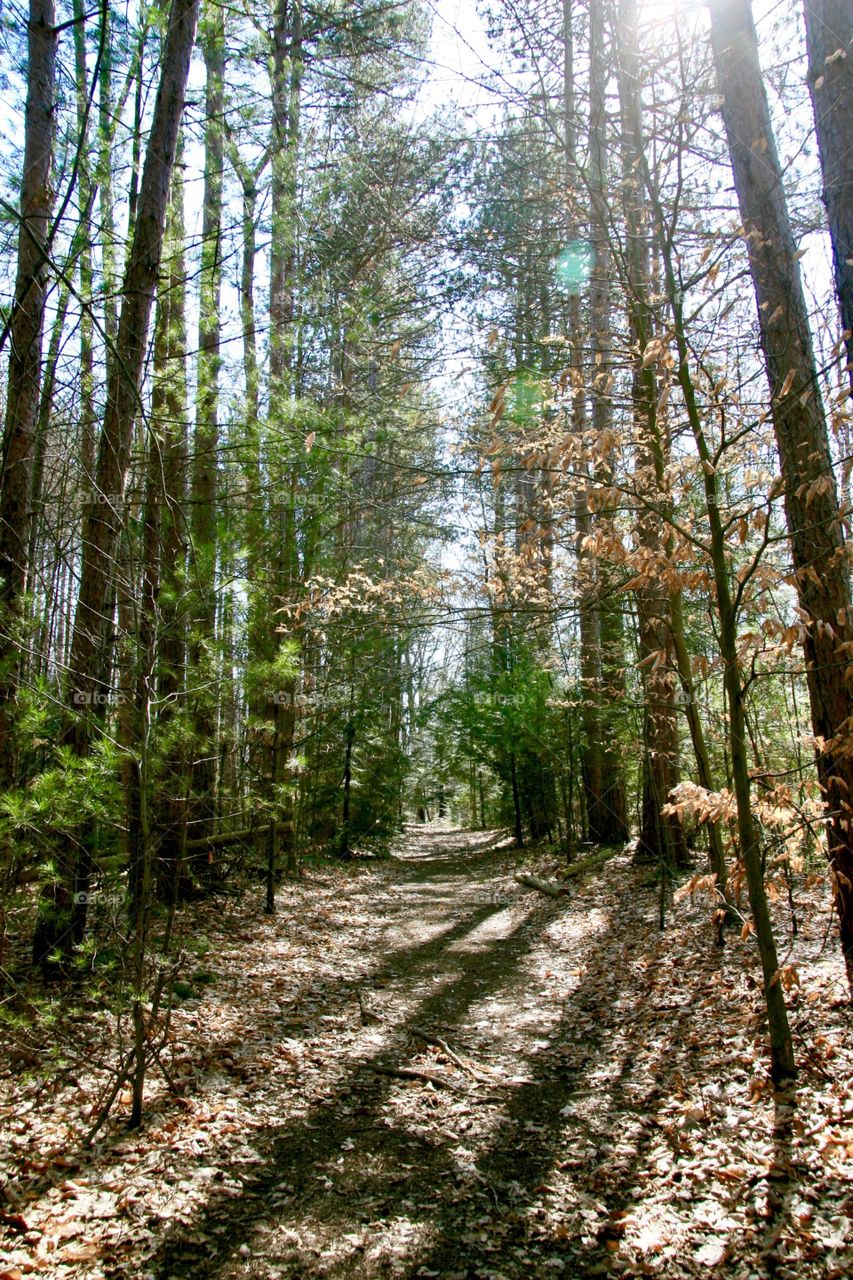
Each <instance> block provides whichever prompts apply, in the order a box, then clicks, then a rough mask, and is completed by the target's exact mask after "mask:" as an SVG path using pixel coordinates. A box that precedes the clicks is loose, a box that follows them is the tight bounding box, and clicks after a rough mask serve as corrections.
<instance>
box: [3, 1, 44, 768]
mask: <svg viewBox="0 0 853 1280" xmlns="http://www.w3.org/2000/svg"><path fill="white" fill-rule="evenodd" d="M55 21H56V19H55V11H54V4H53V0H30V9H29V21H28V23H27V104H26V125H25V136H24V168H23V174H22V178H21V215H20V229H19V232H18V267H17V275H16V279H15V296H14V300H13V302H12V314H11V318H10V321H9V325H8V333H9V339H10V349H9V376H8V380H7V384H6V421H5V428H4V433H3V459H2V471H0V791H3V790H6V789H7V788H8V787H10V786H13V785H14V782H15V754H14V751H13V749H12V743H11V740H10V739H11V731H12V723H13V711H12V706H13V699H14V696H15V688H16V683H17V681H16V676H17V669H18V665H19V662H18V647H19V643H20V637H19V635H18V624H19V621H20V619H19V608H20V600H21V595H22V593H23V590H24V583H25V581H26V574H27V552H28V548H29V534H30V521H31V518H32V512H31V508H30V477H31V472H32V461H33V445H34V440H35V431H36V421H37V418H38V408H39V390H40V386H41V355H42V333H43V329H44V309H45V299H46V296H47V276H48V264H47V236H48V231H49V223H50V215H51V210H52V208H53V182H52V172H53V144H54V120H55V117H56V84H55V75H56V46H57V40H58V36H57V32H56V28H55Z"/></svg>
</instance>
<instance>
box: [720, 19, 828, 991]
mask: <svg viewBox="0 0 853 1280" xmlns="http://www.w3.org/2000/svg"><path fill="white" fill-rule="evenodd" d="M709 8H710V13H711V40H712V45H713V50H714V60H715V64H716V69H717V79H718V83H719V88H720V92H721V94H722V97H723V105H722V114H723V122H724V124H725V129H726V136H727V139H728V146H729V152H730V155H731V163H732V170H733V173H734V179H735V187H736V189H737V196H738V204H739V207H740V215H741V219H742V221H743V227H744V234H745V236H746V239H747V245H748V249H749V264H750V270H751V273H752V280H753V285H754V289H755V298H756V303H757V308H758V321H759V329H760V333H761V344H762V348H763V351H764V361H765V367H766V370H767V380H768V383H769V385H770V392H771V412H772V416H773V424H774V427H775V432H776V441H777V445H778V449H779V457H780V461H781V467H782V480H783V486H784V494H785V511H786V516H787V522H788V532H789V535H790V539H791V549H792V558H793V562H794V571H795V574H794V576H795V579H796V586H797V592H798V595H799V603H800V607H801V609H802V610H803V612H804V642H803V648H804V652H805V660H806V673H807V682H808V690H809V701H810V704H811V718H812V728H813V730H814V734H815V739H816V743H817V769H818V776H819V779H820V782H821V786H822V788H823V791H824V795H825V799H826V805H827V815H828V828H827V840H828V854H829V861H830V866H831V868H832V876H833V889H834V896H835V905H836V909H837V912H838V921H839V929H840V934H841V945H842V950H843V953H844V959H845V964H846V967H847V976H848V981H849V983H850V985H851V989H853V732H852V731H853V718H852V717H853V694H852V693H851V687H850V679H851V677H853V666H851V664H850V660H849V655H850V652H851V648H850V646H851V645H853V611H851V598H850V577H849V559H848V549H847V547H846V545H845V541H844V531H843V527H842V517H841V513H840V510H839V505H838V497H837V491H836V485H835V476H834V474H833V470H832V461H831V456H830V450H829V441H828V435H827V427H826V418H825V416H824V412H823V406H822V403H821V397H820V387H819V384H818V380H817V376H816V371H815V360H814V353H813V348H812V340H811V333H810V330H809V319H808V311H807V308H806V301H805V296H804V293H803V288H802V282H801V278H800V269H799V263H798V261H797V253H796V246H795V243H794V237H793V234H792V231H791V224H790V220H789V217H788V210H787V206H786V203H785V192H784V186H783V180H782V169H781V166H780V163H779V156H778V153H777V150H776V143H775V139H774V137H773V132H772V128H771V122H770V113H769V109H768V105H767V96H766V93H765V89H764V82H763V80H762V75H761V66H760V63H759V59H758V46H757V40H756V35H755V27H754V25H753V21H752V13H751V9H750V4H749V0H709ZM847 106H848V109H849V104H847ZM848 158H849V157H848Z"/></svg>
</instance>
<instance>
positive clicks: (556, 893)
mask: <svg viewBox="0 0 853 1280" xmlns="http://www.w3.org/2000/svg"><path fill="white" fill-rule="evenodd" d="M515 878H516V880H517V881H518V883H519V884H526V885H527V886H528V888H530V889H538V890H539V892H540V893H547V895H548V897H549V898H563V897H565V895H566V894H567V893H568V892H569V891H568V889H567V888H566V887H565V885H562V884H552V883H551V881H550V880H540V878H539V876H529V875H527V874H526V873H525V872H521V871H520V872H518V874H517V875H516V877H515Z"/></svg>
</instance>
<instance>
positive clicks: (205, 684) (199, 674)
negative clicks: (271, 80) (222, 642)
mask: <svg viewBox="0 0 853 1280" xmlns="http://www.w3.org/2000/svg"><path fill="white" fill-rule="evenodd" d="M199 43H200V45H201V48H202V52H203V54H204V64H205V69H206V72H207V87H206V90H205V128H204V148H205V155H204V195H203V200H204V212H203V218H202V246H201V284H200V297H199V326H198V352H199V354H198V365H197V369H198V387H197V391H196V423H195V439H194V444H193V468H192V502H191V506H192V519H191V529H192V545H193V575H194V582H195V586H196V607H195V616H194V618H193V634H192V642H191V657H190V662H191V667H192V670H193V677H194V679H195V680H196V682H197V685H198V690H197V692H196V694H195V697H194V699H193V727H194V730H195V738H196V741H195V762H194V765H193V780H192V790H193V829H192V834H193V837H194V838H198V839H203V838H204V837H206V836H207V835H209V834H210V832H211V831H212V829H213V824H214V820H215V815H216V775H217V747H216V722H217V702H218V692H217V680H216V670H217V664H216V659H215V646H216V562H217V533H216V529H217V509H216V501H217V487H218V486H217V451H218V447H219V367H220V363H221V357H220V342H221V322H220V318H219V315H220V294H221V290H222V177H223V156H224V145H225V137H224V127H223V110H224V99H225V19H224V10H223V8H222V6H221V5H220V4H218V3H212V2H211V0H205V4H204V6H203V8H202V14H201V21H200V24H199ZM199 870H200V872H201V874H202V876H203V877H206V876H207V875H208V874H209V872H208V867H207V865H206V864H205V865H200V867H199Z"/></svg>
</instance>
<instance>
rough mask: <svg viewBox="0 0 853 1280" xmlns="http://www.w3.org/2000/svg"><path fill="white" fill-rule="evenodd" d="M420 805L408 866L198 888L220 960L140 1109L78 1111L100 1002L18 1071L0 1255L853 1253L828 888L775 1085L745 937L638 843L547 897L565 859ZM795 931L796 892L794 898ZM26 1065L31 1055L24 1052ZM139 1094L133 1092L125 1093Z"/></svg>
mask: <svg viewBox="0 0 853 1280" xmlns="http://www.w3.org/2000/svg"><path fill="white" fill-rule="evenodd" d="M510 843H511V842H510V841H509V840H508V839H507V838H501V834H500V833H485V832H480V833H471V832H467V833H466V832H461V831H458V830H453V829H451V828H442V827H436V826H432V827H424V828H418V827H410V828H408V829H407V832H406V836H405V838H404V840H403V842H402V843H401V846H400V848H399V850H398V853H397V856H396V857H395V858H394V859H392V860H391V861H390V862H388V863H362V862H359V861H356V862H354V863H352V864H349V865H346V866H333V867H321V868H319V869H312V870H311V871H310V872H309V873H307V874H306V875H305V877H304V878H303V879H301V880H300V881H298V882H296V883H294V884H288V885H285V886H284V887H283V889H282V892H281V894H280V905H279V911H278V914H277V915H276V916H275V917H274V918H273V919H272V920H270V919H269V918H265V917H264V916H263V915H262V914H261V905H260V902H259V895H258V893H257V891H255V890H253V891H252V892H247V893H246V894H245V895H244V896H242V897H240V898H239V899H237V900H236V901H231V902H228V903H225V904H223V903H222V902H217V903H207V904H202V905H201V906H195V907H193V908H192V912H193V913H194V914H193V918H192V922H191V927H192V929H193V930H194V931H195V932H196V933H199V932H201V933H203V934H205V935H206V936H207V937H208V938H209V939H210V941H211V950H210V957H209V958H210V964H211V967H212V968H213V969H214V970H215V977H216V981H215V983H212V984H211V985H209V986H206V987H205V988H204V990H203V992H201V993H200V994H199V995H198V996H197V997H196V998H193V999H188V1000H186V1001H185V1002H184V1004H183V1005H182V1006H181V1007H180V1008H179V1009H178V1010H177V1011H176V1012H175V1014H174V1022H173V1027H172V1035H171V1040H170V1043H169V1045H168V1050H167V1054H166V1066H167V1068H168V1077H169V1079H170V1080H171V1082H172V1086H173V1087H172V1088H169V1087H168V1086H167V1084H166V1082H165V1079H163V1080H161V1079H160V1077H153V1076H152V1083H151V1088H150V1090H149V1093H148V1096H147V1109H146V1116H145V1123H144V1125H143V1127H142V1129H140V1130H138V1131H136V1132H134V1133H129V1132H127V1130H126V1129H125V1128H124V1127H123V1120H124V1119H125V1118H126V1113H127V1112H128V1109H129V1099H124V1100H123V1101H122V1102H121V1104H120V1110H119V1111H118V1112H117V1113H116V1115H114V1116H113V1117H112V1118H111V1119H110V1121H109V1122H108V1124H107V1125H106V1126H105V1128H104V1129H103V1130H102V1131H101V1133H100V1134H99V1135H98V1140H97V1141H96V1142H95V1144H94V1145H93V1147H92V1148H91V1149H89V1150H86V1149H84V1148H83V1145H82V1141H81V1139H82V1137H83V1135H84V1134H85V1133H86V1131H87V1129H88V1127H89V1124H90V1122H91V1112H92V1106H93V1102H94V1100H95V1099H97V1098H98V1097H99V1096H100V1095H101V1094H102V1092H103V1090H104V1087H105V1084H106V1083H107V1081H108V1078H109V1069H110V1058H109V1054H108V1053H105V1052H104V1035H105V1022H104V1020H103V1019H99V1018H97V1017H93V1018H92V1019H90V1020H89V1022H88V1023H84V1024H83V1025H81V1024H80V1023H79V1020H78V1021H75V1022H74V1024H73V1025H69V1026H68V1027H67V1028H65V1027H62V1026H60V1028H59V1031H58V1032H56V1031H54V1033H53V1034H54V1035H57V1034H58V1036H59V1039H60V1040H63V1037H65V1041H64V1044H63V1049H64V1053H65V1059H66V1061H65V1066H64V1068H63V1071H62V1073H61V1076H60V1077H59V1078H58V1079H57V1080H56V1081H55V1083H54V1084H53V1085H51V1086H50V1087H48V1085H47V1083H46V1081H45V1080H44V1079H39V1078H37V1077H34V1076H33V1075H32V1074H30V1075H29V1076H28V1077H22V1078H20V1077H18V1076H17V1075H16V1073H15V1069H14V1066H13V1065H9V1066H7V1067H6V1068H5V1069H0V1070H2V1074H0V1088H1V1089H2V1093H0V1123H2V1127H3V1131H4V1133H5V1136H6V1140H5V1142H4V1144H3V1147H2V1153H0V1182H1V1183H2V1202H0V1203H2V1210H1V1211H0V1232H2V1235H0V1248H2V1252H0V1257H2V1269H0V1280H4V1278H5V1280H14V1278H15V1277H18V1276H21V1277H23V1276H29V1275H34V1276H39V1275H41V1276H57V1277H63V1278H65V1277H68V1280H75V1278H76V1277H81V1278H82V1277H87V1278H91V1280H119V1278H123V1277H127V1278H128V1280H130V1278H131V1277H133V1278H134V1280H137V1278H138V1277H154V1278H155V1280H170V1278H171V1277H174V1278H175V1280H192V1278H193V1277H203V1276H210V1277H222V1278H223V1280H224V1278H225V1277H234V1278H235V1280H236V1278H237V1277H242V1278H250V1277H254V1278H261V1277H265V1278H267V1280H276V1278H277V1277H282V1278H283V1277H293V1278H294V1280H295V1278H296V1277H306V1278H307V1277H335V1276H341V1277H344V1276H353V1277H363V1278H364V1280H378V1278H379V1277H407V1278H408V1277H411V1278H412V1280H416V1278H420V1277H431V1276H441V1277H443V1278H445V1280H453V1277H456V1278H457V1280H469V1278H472V1280H516V1278H520V1277H529V1276H530V1275H531V1274H532V1275H534V1276H566V1277H583V1276H603V1277H625V1278H627V1277H634V1276H642V1275H657V1276H661V1277H666V1280H680V1278H681V1277H688V1276H699V1275H705V1276H707V1275H712V1276H714V1275H719V1276H730V1277H733V1278H735V1280H752V1278H753V1277H765V1276H767V1277H771V1276H772V1277H774V1278H776V1277H778V1280H809V1278H810V1277H815V1280H817V1278H818V1277H819V1278H820V1280H834V1278H835V1277H838V1278H840V1277H845V1276H847V1275H849V1274H850V1272H851V1269H853V1240H851V1218H853V1214H851V1209H853V1190H851V1188H853V1101H852V1100H851V1096H850V1089H849V1083H850V1075H851V1062H853V1035H851V1011H850V1006H849V1003H848V1002H847V1000H846V999H845V995H844V987H843V968H842V965H841V962H840V960H839V959H838V958H837V956H836V954H835V952H834V950H833V943H832V941H830V942H829V943H828V944H827V942H826V935H827V930H828V925H829V920H828V917H827V909H826V907H825V904H824V903H823V902H822V901H821V900H820V897H819V894H820V892H821V887H820V886H819V885H815V884H812V885H811V886H810V887H809V888H808V889H807V890H805V889H804V890H802V892H801V897H802V899H803V901H802V903H801V906H805V905H806V902H805V899H806V896H808V906H809V910H808V911H805V910H801V911H800V916H801V924H800V931H799V934H798V936H797V938H796V939H795V940H794V941H793V942H792V943H791V949H790V955H788V956H787V957H786V965H789V966H795V973H796V981H793V980H792V981H790V983H789V984H788V989H787V997H788V1000H789V1003H790V1007H791V1017H792V1024H793V1029H794V1034H795V1039H796V1047H797V1054H798V1061H799V1064H800V1075H799V1078H798V1081H797V1086H796V1089H795V1090H793V1091H791V1092H790V1093H789V1094H787V1095H774V1093H773V1090H772V1087H771V1085H770V1082H769V1079H768V1075H767V1070H766V1065H765V1063H766V1053H765V1028H764V1024H763V1019H762V1014H761V1001H760V994H761V993H760V986H759V981H760V974H759V970H758V966H757V959H756V956H755V952H754V940H751V939H750V938H749V937H748V936H747V937H745V938H741V937H739V936H738V934H737V932H736V931H735V932H734V933H732V934H731V935H729V937H728V940H727V945H726V947H725V948H723V949H722V950H720V949H718V948H716V947H714V946H713V945H712V930H711V928H710V925H709V922H708V918H707V917H708V911H707V909H706V908H705V907H704V906H703V904H702V903H701V902H700V901H697V900H693V899H690V898H688V897H687V896H684V897H683V898H682V900H681V901H679V902H678V903H677V904H676V906H675V907H674V912H673V916H672V918H671V921H670V923H669V926H668V927H667V929H666V930H664V931H660V930H659V929H658V927H657V912H658V902H657V891H656V890H655V889H654V888H652V887H649V886H648V885H646V884H645V882H644V876H645V872H644V871H643V869H640V868H637V867H635V866H633V865H632V864H631V862H630V860H629V858H628V857H627V855H621V856H617V857H615V858H613V859H612V860H610V861H609V862H607V863H606V864H605V865H602V866H599V867H597V868H596V869H595V870H593V871H591V872H590V873H589V874H588V875H585V876H581V877H577V878H575V879H573V880H572V881H571V890H570V893H569V894H568V896H565V897H562V898H559V899H553V898H550V897H544V896H543V895H542V894H541V893H537V891H536V890H535V889H531V888H528V887H526V886H524V885H520V884H519V883H518V882H517V881H516V880H515V879H514V876H515V873H516V872H517V871H518V870H519V869H520V868H521V867H523V868H524V870H525V871H530V870H534V871H536V873H537V874H539V875H543V876H545V877H550V878H551V879H553V878H554V877H555V876H557V877H559V870H560V869H559V867H558V866H556V865H555V863H554V860H553V858H549V857H547V856H546V855H543V854H540V855H535V856H534V855H532V854H529V853H522V852H521V851H518V850H514V849H512V848H511V847H510ZM776 910H777V913H778V915H779V923H780V928H784V924H785V919H784V914H783V908H782V906H781V905H779V904H777V907H776ZM9 1062H10V1064H11V1063H12V1058H11V1056H10V1058H9ZM123 1113H124V1114H123Z"/></svg>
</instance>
